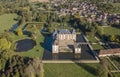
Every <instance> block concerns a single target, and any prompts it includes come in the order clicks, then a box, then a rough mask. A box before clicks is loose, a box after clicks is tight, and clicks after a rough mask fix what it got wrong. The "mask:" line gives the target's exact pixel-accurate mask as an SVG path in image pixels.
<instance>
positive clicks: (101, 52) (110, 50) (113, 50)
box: [99, 48, 120, 55]
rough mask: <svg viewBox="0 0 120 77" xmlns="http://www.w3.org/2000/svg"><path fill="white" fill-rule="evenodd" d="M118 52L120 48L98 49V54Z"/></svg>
mask: <svg viewBox="0 0 120 77" xmlns="http://www.w3.org/2000/svg"><path fill="white" fill-rule="evenodd" d="M117 53H120V48H117V49H107V50H100V52H99V55H107V54H113V55H114V54H117Z"/></svg>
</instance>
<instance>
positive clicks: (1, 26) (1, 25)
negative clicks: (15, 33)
mask: <svg viewBox="0 0 120 77" xmlns="http://www.w3.org/2000/svg"><path fill="white" fill-rule="evenodd" d="M16 17H17V15H16V14H4V15H1V16H0V32H3V31H4V30H8V29H10V28H11V27H12V25H14V24H15V23H17V21H15V20H14V19H15V18H16Z"/></svg>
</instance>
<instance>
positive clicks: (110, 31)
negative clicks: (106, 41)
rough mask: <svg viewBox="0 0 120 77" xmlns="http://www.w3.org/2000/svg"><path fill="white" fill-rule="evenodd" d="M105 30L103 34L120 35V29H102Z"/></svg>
mask: <svg viewBox="0 0 120 77" xmlns="http://www.w3.org/2000/svg"><path fill="white" fill-rule="evenodd" d="M100 28H103V34H105V35H120V29H119V28H115V27H100Z"/></svg>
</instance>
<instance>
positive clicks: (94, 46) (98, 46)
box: [92, 44, 104, 50]
mask: <svg viewBox="0 0 120 77" xmlns="http://www.w3.org/2000/svg"><path fill="white" fill-rule="evenodd" d="M92 47H93V49H94V50H100V49H104V48H103V46H101V45H99V44H92Z"/></svg>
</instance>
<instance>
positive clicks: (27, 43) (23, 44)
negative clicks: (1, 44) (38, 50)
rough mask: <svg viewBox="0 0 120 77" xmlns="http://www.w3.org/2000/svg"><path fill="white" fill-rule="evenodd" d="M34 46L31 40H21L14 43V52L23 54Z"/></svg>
mask: <svg viewBox="0 0 120 77" xmlns="http://www.w3.org/2000/svg"><path fill="white" fill-rule="evenodd" d="M35 45H36V43H35V41H34V40H32V39H23V40H19V41H17V42H16V51H17V52H24V51H28V50H30V49H32V48H33V47H34V46H35Z"/></svg>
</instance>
